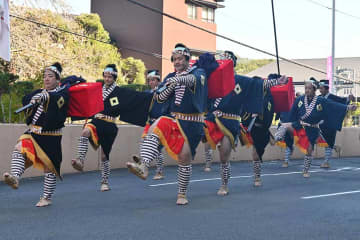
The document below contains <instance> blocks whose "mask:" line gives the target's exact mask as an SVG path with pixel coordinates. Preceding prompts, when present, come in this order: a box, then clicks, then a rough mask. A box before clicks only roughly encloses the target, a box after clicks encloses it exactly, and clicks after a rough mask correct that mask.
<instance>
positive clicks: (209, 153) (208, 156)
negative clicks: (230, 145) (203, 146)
mask: <svg viewBox="0 0 360 240" xmlns="http://www.w3.org/2000/svg"><path fill="white" fill-rule="evenodd" d="M212 154H213V150H212V149H211V148H210V149H207V150H205V163H206V166H208V165H209V167H210V163H211V160H212V157H213V156H212Z"/></svg>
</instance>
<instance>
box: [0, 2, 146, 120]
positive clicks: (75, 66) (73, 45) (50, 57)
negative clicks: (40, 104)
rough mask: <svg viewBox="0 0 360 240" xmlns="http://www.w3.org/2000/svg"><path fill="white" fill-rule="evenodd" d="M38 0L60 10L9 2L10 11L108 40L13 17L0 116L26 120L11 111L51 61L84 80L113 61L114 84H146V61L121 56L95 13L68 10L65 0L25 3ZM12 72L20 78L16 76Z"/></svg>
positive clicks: (0, 82) (0, 70) (0, 64)
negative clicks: (116, 75)
mask: <svg viewBox="0 0 360 240" xmlns="http://www.w3.org/2000/svg"><path fill="white" fill-rule="evenodd" d="M42 1H48V3H47V4H51V6H53V8H54V9H55V10H61V11H60V12H62V14H59V13H55V12H51V11H49V10H43V9H38V8H29V7H20V6H16V5H12V7H11V13H12V14H14V15H18V16H21V17H24V18H28V19H32V20H34V21H37V22H42V23H45V24H48V25H51V26H54V27H57V28H61V29H65V30H67V31H71V32H75V33H80V34H83V35H87V36H89V37H92V38H96V39H98V40H101V41H103V42H106V43H111V44H106V43H102V42H99V41H95V40H91V39H87V38H84V37H81V36H76V35H72V34H68V33H65V32H62V31H59V30H56V29H52V28H47V27H43V26H39V25H37V24H33V23H30V22H26V21H23V20H20V19H17V18H12V19H11V22H10V24H11V26H10V29H11V51H12V60H11V62H10V64H9V63H7V62H5V61H2V60H0V105H1V111H0V121H2V122H23V121H24V119H23V114H19V115H17V116H15V115H14V114H13V111H14V110H15V109H16V108H18V107H20V106H21V98H22V96H24V95H25V94H27V93H29V92H31V91H32V90H33V89H38V88H41V87H43V71H44V69H45V67H47V66H49V65H51V64H53V63H54V62H60V63H61V64H62V67H63V71H62V77H65V76H68V75H78V76H82V77H83V78H84V79H86V80H87V81H88V82H93V81H95V80H96V79H98V78H99V77H102V73H103V70H104V68H105V66H106V65H107V64H110V63H113V64H115V65H116V66H117V68H118V71H119V75H118V79H117V84H119V85H123V84H135V85H134V86H133V85H130V86H129V87H130V88H134V89H139V90H143V89H145V88H146V87H143V86H142V85H141V84H144V83H145V70H146V69H145V65H144V63H143V62H142V61H141V60H139V59H134V58H132V57H129V58H126V59H122V58H121V54H120V52H119V50H118V48H117V47H116V45H115V43H114V42H113V41H112V40H111V38H110V35H109V33H108V32H107V31H106V30H105V29H104V26H103V25H102V23H101V19H100V17H99V15H97V14H81V15H78V16H74V15H69V14H66V11H64V10H66V7H67V6H66V4H65V2H64V1H63V0H27V1H26V2H27V3H28V4H27V6H33V7H39V5H41V4H42ZM58 12H59V11H58ZM15 74H16V75H15ZM123 74H124V75H123ZM15 76H16V77H17V76H18V78H14V77H15ZM17 79H18V80H17ZM15 81H16V82H15ZM20 115H21V116H20Z"/></svg>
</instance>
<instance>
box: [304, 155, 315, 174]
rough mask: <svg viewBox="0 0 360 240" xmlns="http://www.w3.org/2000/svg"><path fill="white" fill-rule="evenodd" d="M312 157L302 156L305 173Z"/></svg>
mask: <svg viewBox="0 0 360 240" xmlns="http://www.w3.org/2000/svg"><path fill="white" fill-rule="evenodd" d="M312 159H313V157H312V156H305V158H304V172H305V173H307V172H308V171H309V169H310V166H311V162H312Z"/></svg>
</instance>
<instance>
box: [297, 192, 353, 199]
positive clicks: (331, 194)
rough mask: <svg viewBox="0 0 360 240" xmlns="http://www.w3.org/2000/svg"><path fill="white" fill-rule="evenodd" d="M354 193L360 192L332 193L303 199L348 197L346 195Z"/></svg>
mask: <svg viewBox="0 0 360 240" xmlns="http://www.w3.org/2000/svg"><path fill="white" fill-rule="evenodd" d="M354 193H360V190H356V191H350V192H338V193H330V194H323V195H314V196H307V197H301V199H313V198H322V197H332V196H338V195H346V194H354Z"/></svg>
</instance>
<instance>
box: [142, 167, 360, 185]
mask: <svg viewBox="0 0 360 240" xmlns="http://www.w3.org/2000/svg"><path fill="white" fill-rule="evenodd" d="M346 170H352V171H357V170H360V168H354V167H343V168H338V169H333V170H313V171H309V172H310V173H318V172H340V171H346ZM299 173H302V171H301V172H284V173H266V174H261V176H283V175H292V174H299ZM252 177H254V175H242V176H235V177H231V179H236V178H252ZM220 179H221V178H205V179H198V180H191V181H190V182H191V183H193V182H206V181H215V180H220ZM175 184H177V182H168V183H160V184H152V185H149V187H161V186H167V185H175Z"/></svg>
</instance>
